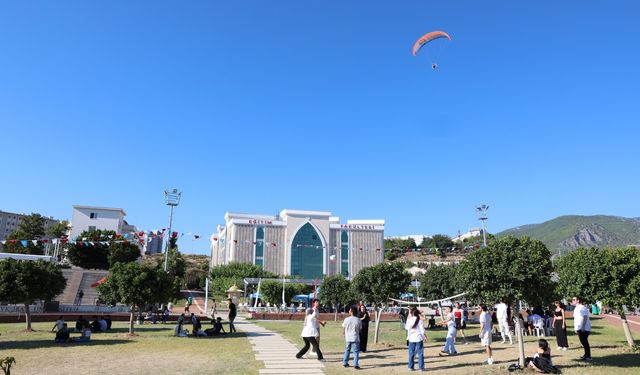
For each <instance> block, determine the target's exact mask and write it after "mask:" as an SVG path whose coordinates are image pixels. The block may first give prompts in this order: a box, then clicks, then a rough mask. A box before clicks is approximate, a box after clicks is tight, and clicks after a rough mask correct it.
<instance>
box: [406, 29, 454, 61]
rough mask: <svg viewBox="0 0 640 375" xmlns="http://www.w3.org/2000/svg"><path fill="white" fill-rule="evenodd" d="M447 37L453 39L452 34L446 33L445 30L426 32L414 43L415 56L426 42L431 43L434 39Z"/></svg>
mask: <svg viewBox="0 0 640 375" xmlns="http://www.w3.org/2000/svg"><path fill="white" fill-rule="evenodd" d="M440 38H447V39H449V40H451V36H449V34H447V33H445V32H444V31H432V32H430V33H426V34H424V35H423V36H422V37H420V39H418V41H417V42H416V43H415V44H414V45H413V56H415V55H416V54H417V53H418V51H420V48H422V47H423V46H424V45H425V44H427V43H429V42H430V41H432V40H436V39H440Z"/></svg>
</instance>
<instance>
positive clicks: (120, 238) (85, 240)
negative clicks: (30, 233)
mask: <svg viewBox="0 0 640 375" xmlns="http://www.w3.org/2000/svg"><path fill="white" fill-rule="evenodd" d="M166 232H167V230H166V229H165V228H163V229H154V230H150V231H139V232H129V233H123V234H115V235H100V236H95V237H90V238H89V237H77V238H75V239H69V238H67V237H66V236H63V237H61V238H53V239H46V238H45V239H36V240H2V241H0V244H2V245H6V244H9V245H14V244H20V245H22V247H24V248H26V247H28V246H29V245H30V244H33V246H38V245H46V244H49V243H50V244H53V245H57V244H68V243H72V244H77V245H84V246H95V245H104V246H109V245H110V244H112V243H130V242H137V243H139V244H140V245H144V244H145V243H146V242H151V241H153V239H154V238H160V239H164V238H165V235H166ZM185 235H189V236H192V240H193V241H197V240H199V239H200V235H199V234H194V233H191V232H186V233H179V232H171V237H172V238H176V239H177V238H182V237H183V236H185Z"/></svg>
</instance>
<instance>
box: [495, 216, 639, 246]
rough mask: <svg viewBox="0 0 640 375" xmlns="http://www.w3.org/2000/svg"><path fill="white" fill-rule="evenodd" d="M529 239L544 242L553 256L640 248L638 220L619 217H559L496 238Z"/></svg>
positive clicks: (518, 228)
mask: <svg viewBox="0 0 640 375" xmlns="http://www.w3.org/2000/svg"><path fill="white" fill-rule="evenodd" d="M509 235H514V236H529V237H531V238H535V239H538V240H541V241H542V242H544V243H545V244H546V245H547V247H548V248H549V249H550V250H551V251H552V252H553V253H556V254H557V253H563V252H565V251H568V250H572V249H576V248H578V247H592V246H597V247H614V246H628V245H640V218H625V217H619V216H605V215H596V216H577V215H568V216H560V217H557V218H555V219H553V220H549V221H546V222H544V223H541V224H529V225H523V226H521V227H516V228H512V229H507V230H505V231H503V232H500V233H498V234H497V235H496V237H506V236H509Z"/></svg>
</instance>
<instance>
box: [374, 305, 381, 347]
mask: <svg viewBox="0 0 640 375" xmlns="http://www.w3.org/2000/svg"><path fill="white" fill-rule="evenodd" d="M381 315H382V310H381V309H380V308H379V307H376V333H375V335H374V337H373V342H374V343H375V344H377V343H378V333H379V332H380V316H381Z"/></svg>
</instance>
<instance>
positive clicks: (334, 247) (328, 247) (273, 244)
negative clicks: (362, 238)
mask: <svg viewBox="0 0 640 375" xmlns="http://www.w3.org/2000/svg"><path fill="white" fill-rule="evenodd" d="M211 239H212V240H213V241H218V237H211ZM232 242H233V243H234V244H235V245H236V246H239V245H242V244H251V245H256V244H258V242H262V243H264V244H265V245H271V246H273V247H277V246H278V243H276V242H265V241H263V240H257V241H251V240H232ZM296 247H298V248H300V247H302V248H312V249H330V250H339V249H341V248H342V247H341V246H320V245H309V244H296ZM352 249H353V250H375V251H381V250H382V249H381V248H376V249H369V248H366V249H365V248H362V247H354V248H352Z"/></svg>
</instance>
